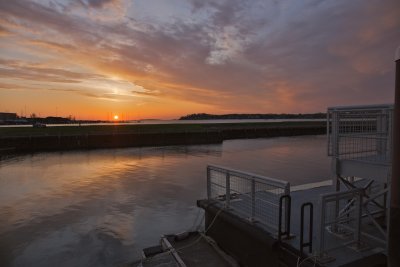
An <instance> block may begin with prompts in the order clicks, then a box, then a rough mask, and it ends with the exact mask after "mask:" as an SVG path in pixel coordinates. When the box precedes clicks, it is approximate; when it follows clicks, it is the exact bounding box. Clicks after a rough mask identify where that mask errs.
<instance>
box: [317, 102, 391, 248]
mask: <svg viewBox="0 0 400 267" xmlns="http://www.w3.org/2000/svg"><path fill="white" fill-rule="evenodd" d="M392 127H393V105H389V104H385V105H368V106H346V107H343V106H341V107H330V108H328V112H327V135H328V155H329V156H332V169H333V172H334V175H335V178H334V179H335V183H334V184H335V186H336V188H335V189H336V191H337V192H338V193H340V191H341V190H343V189H342V188H341V184H343V185H345V189H347V190H349V191H344V192H343V193H346V192H353V191H354V190H361V191H360V192H361V198H362V201H361V202H360V203H361V204H360V205H361V209H362V210H361V212H360V214H359V217H360V218H359V221H360V226H359V227H358V228H359V229H358V230H357V231H359V232H360V234H362V235H363V236H365V237H367V238H369V239H371V240H373V241H375V242H379V243H381V244H383V245H384V246H385V248H386V244H387V241H386V240H387V233H386V230H385V229H384V227H382V226H381V225H380V223H378V221H377V219H376V215H380V216H384V217H386V215H387V212H386V209H387V207H386V201H387V198H388V192H389V190H390V169H391V164H392V160H391V156H392V141H393V140H392V139H393V136H392ZM355 177H358V178H361V179H365V180H366V182H365V184H364V185H361V183H356V182H355V181H356V180H357V178H355ZM353 202H354V201H353ZM335 205H336V206H335V212H336V216H337V217H338V216H339V215H340V208H339V201H336V203H335ZM371 209H373V210H371ZM322 212H323V211H322ZM321 216H324V215H323V214H321ZM385 219H386V220H387V218H385ZM365 221H368V223H371V222H372V224H373V225H374V226H375V227H376V230H377V231H375V232H377V233H378V235H379V236H376V235H372V234H371V233H367V232H366V231H363V229H364V228H366V227H365V226H366V225H362V223H363V222H365Z"/></svg>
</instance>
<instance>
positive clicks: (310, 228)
mask: <svg viewBox="0 0 400 267" xmlns="http://www.w3.org/2000/svg"><path fill="white" fill-rule="evenodd" d="M305 207H309V215H310V217H309V225H308V242H304V209H305ZM313 210H314V206H313V204H312V203H311V202H306V203H303V205H301V216H300V255H301V256H303V255H304V254H303V253H304V252H303V250H304V248H305V247H308V252H309V253H312V238H313V237H312V235H313V220H314V212H313Z"/></svg>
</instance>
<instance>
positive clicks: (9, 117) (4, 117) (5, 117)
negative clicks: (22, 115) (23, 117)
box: [0, 112, 17, 121]
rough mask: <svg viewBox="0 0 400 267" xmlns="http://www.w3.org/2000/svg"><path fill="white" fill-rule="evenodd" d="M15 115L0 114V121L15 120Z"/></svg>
mask: <svg viewBox="0 0 400 267" xmlns="http://www.w3.org/2000/svg"><path fill="white" fill-rule="evenodd" d="M16 119H17V113H9V112H0V121H8V120H16Z"/></svg>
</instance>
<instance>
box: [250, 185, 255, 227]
mask: <svg viewBox="0 0 400 267" xmlns="http://www.w3.org/2000/svg"><path fill="white" fill-rule="evenodd" d="M255 215H256V181H255V180H254V178H253V179H251V216H250V221H252V222H253V221H254V217H255Z"/></svg>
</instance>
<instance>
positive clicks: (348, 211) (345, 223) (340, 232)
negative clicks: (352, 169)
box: [317, 188, 363, 262]
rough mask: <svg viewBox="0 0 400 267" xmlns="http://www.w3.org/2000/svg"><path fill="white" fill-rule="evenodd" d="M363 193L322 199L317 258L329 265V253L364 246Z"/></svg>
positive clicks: (341, 193) (358, 192)
mask: <svg viewBox="0 0 400 267" xmlns="http://www.w3.org/2000/svg"><path fill="white" fill-rule="evenodd" d="M362 194H363V192H362V189H359V188H355V189H352V190H349V191H344V192H335V193H328V194H323V195H320V199H319V209H320V214H321V216H320V221H319V229H318V231H319V232H318V238H317V241H318V248H317V255H318V257H319V259H320V261H321V262H324V261H329V260H330V259H332V258H330V257H329V254H328V253H329V252H330V251H332V250H336V249H339V248H342V247H345V246H353V247H355V248H358V247H359V246H360V245H361V215H362Z"/></svg>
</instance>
